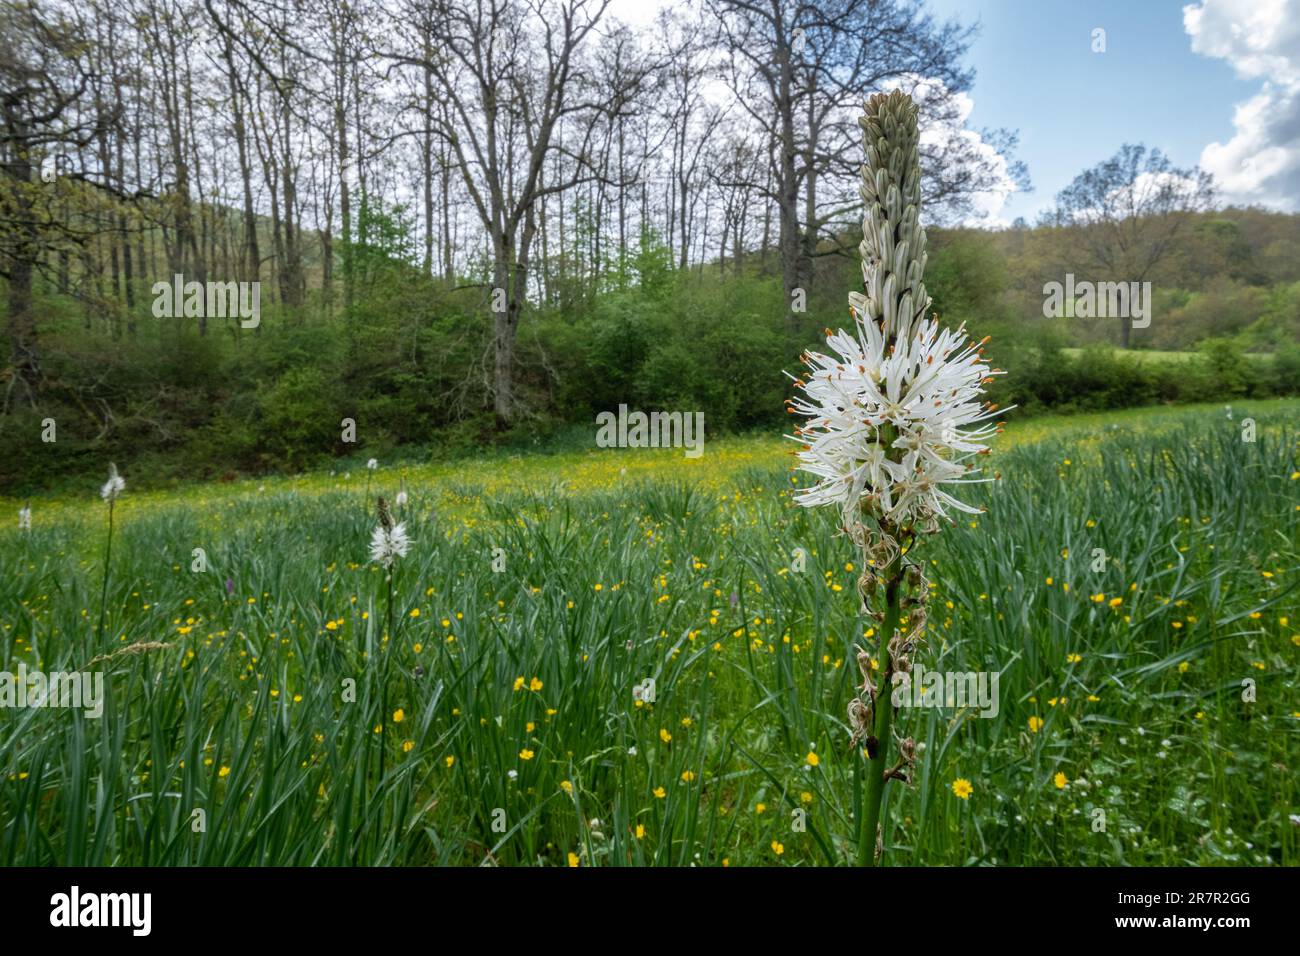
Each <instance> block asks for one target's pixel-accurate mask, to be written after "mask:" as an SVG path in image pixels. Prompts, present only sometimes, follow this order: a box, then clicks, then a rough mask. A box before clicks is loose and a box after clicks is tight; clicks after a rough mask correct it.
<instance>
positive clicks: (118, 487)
mask: <svg viewBox="0 0 1300 956" xmlns="http://www.w3.org/2000/svg"><path fill="white" fill-rule="evenodd" d="M124 491H126V479H125V478H123V477H122V476H121V475H119V474H118V473H117V465H115V464H113V463H112V462H110V463H109V465H108V481H106V482H104V487H103V488H101V489H99V497H101V498H103V499H104V500H105V501H109V502H112V501H116V500H117V499H118V498H119V497H121V495H122V492H124Z"/></svg>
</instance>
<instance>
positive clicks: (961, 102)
mask: <svg viewBox="0 0 1300 956" xmlns="http://www.w3.org/2000/svg"><path fill="white" fill-rule="evenodd" d="M896 87H902V88H903V89H905V90H907V91H908V92H909V93H911V95H912V98H913V99H914V100H915V101H916V103H917V105H918V106H919V107H920V117H919V121H920V126H921V143H922V144H923V146H924V147H925V148H926V149H927V150H933V152H934V153H935V154H938V155H941V156H944V157H946V158H947V159H948V160H950V161H951V162H953V163H956V164H963V165H964V164H967V163H977V164H978V165H979V166H980V167H981V168H983V169H984V170H986V174H985V176H984V179H985V188H983V189H980V190H977V191H975V192H973V193H972V194H971V196H970V202H971V209H970V211H969V212H968V213H967V214H966V215H965V216H964V217H962V219H961V220H960V221H959V222H957V223H955V224H956V225H961V226H984V227H993V228H1005V227H1007V226H1009V225H1011V223H1010V221H1009V220H1008V219H1007V218H1006V217H1005V216H1003V215H1002V210H1003V207H1005V206H1006V204H1007V200H1008V199H1010V198H1011V195H1012V194H1013V193H1015V192H1017V191H1018V190H1019V187H1018V186H1017V185H1016V182H1015V180H1014V179H1012V178H1011V172H1010V166H1009V163H1008V162H1007V157H1005V156H1003V155H1002V154H1001V153H999V152H998V151H997V149H995V148H994V147H993V146H992V145H990V144H989V143H986V142H984V137H983V136H981V135H980V133H979V131H978V130H974V129H968V128H967V127H966V121H967V120H968V119H970V115H971V112H972V111H973V110H974V109H975V100H974V99H972V98H971V96H970V94H968V93H965V92H957V93H953V94H949V93H948V89H947V87H946V86H945V85H944V83H943V81H942V80H938V79H934V78H933V77H918V76H907V77H903V78H900V79H897V80H893V81H890V82H887V83H885V84H884V87H883V89H884V90H885V91H886V92H888V91H889V90H892V89H894V88H896ZM927 102H930V103H934V102H939V103H942V104H943V109H942V110H941V111H939V113H940V115H935V111H931V110H927V108H926V106H927Z"/></svg>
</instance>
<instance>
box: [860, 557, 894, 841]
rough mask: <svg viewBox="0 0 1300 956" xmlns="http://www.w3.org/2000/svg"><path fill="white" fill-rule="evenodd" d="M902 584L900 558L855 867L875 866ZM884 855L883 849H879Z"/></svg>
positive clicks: (889, 597)
mask: <svg viewBox="0 0 1300 956" xmlns="http://www.w3.org/2000/svg"><path fill="white" fill-rule="evenodd" d="M902 581H903V558H902V556H901V555H900V556H899V557H897V558H895V559H894V571H893V572H892V573H891V574H890V576H889V580H888V582H887V583H886V585H885V623H884V625H883V627H882V628H881V632H880V651H879V652H878V654H877V658H876V659H877V661H878V663H879V664H880V683H879V684H877V685H876V703H875V717H876V726H875V730H874V736H875V738H876V752H875V755H874V756H872V757H871V759H870V760H868V761H867V793H866V805H865V807H864V808H863V809H864V813H863V814H862V817H863V820H862V826H861V829H860V830H859V831H858V866H875V864H876V827H877V825H878V824H879V823H880V803H881V800H883V799H884V796H885V769H886V767H887V760H888V757H889V741H890V735H891V733H892V729H891V722H892V720H893V716H894V708H893V705H892V703H891V702H890V696H891V694H890V692H891V689H892V688H891V687H890V677H891V676H892V675H891V671H892V666H891V661H890V657H889V642H890V640H891V639H892V638H893V636H894V631H895V629H897V627H898V618H899V605H900V592H901V590H902V588H901V585H902ZM882 853H883V849H882Z"/></svg>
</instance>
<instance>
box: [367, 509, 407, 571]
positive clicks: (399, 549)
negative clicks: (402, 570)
mask: <svg viewBox="0 0 1300 956" xmlns="http://www.w3.org/2000/svg"><path fill="white" fill-rule="evenodd" d="M410 550H411V539H410V538H408V537H407V536H406V523H405V522H401V521H399V522H398V523H397V524H395V525H393V527H392V529H391V530H389V529H387V528H385V527H384V526H383V525H382V524H380V525H376V526H375V531H374V534H372V535H371V536H370V560H371V561H374V562H376V563H378V564H382V565H383V566H384V567H386V568H391V567H392V566H393V562H394V561H395V560H396V559H397V558H404V557H406V553H407V552H408V551H410Z"/></svg>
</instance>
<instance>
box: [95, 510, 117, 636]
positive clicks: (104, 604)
mask: <svg viewBox="0 0 1300 956" xmlns="http://www.w3.org/2000/svg"><path fill="white" fill-rule="evenodd" d="M112 557H113V499H112V498H109V499H108V544H107V545H105V547H104V583H103V586H102V587H101V588H100V589H99V626H98V627H97V628H96V629H95V635H96V639H97V640H98V642H99V646H100V648H102V647H103V645H104V613H105V611H107V610H108V565H109V562H110V561H111V559H112ZM96 653H98V651H96Z"/></svg>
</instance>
